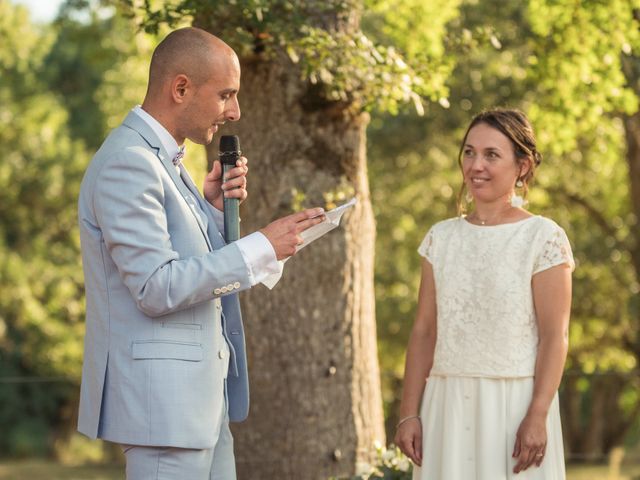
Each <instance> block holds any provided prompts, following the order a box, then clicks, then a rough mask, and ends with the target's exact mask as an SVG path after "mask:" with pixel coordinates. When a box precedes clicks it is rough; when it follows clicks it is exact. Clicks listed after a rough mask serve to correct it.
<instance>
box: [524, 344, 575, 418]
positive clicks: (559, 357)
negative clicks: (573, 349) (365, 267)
mask: <svg viewBox="0 0 640 480" xmlns="http://www.w3.org/2000/svg"><path fill="white" fill-rule="evenodd" d="M567 350H568V341H567V337H566V335H560V334H558V335H550V336H549V337H548V338H542V339H540V343H539V345H538V356H537V360H536V367H535V378H534V384H533V396H532V398H531V403H530V405H529V410H528V413H529V414H532V415H536V414H539V415H543V416H545V417H546V415H547V412H548V411H549V406H550V405H551V402H552V400H553V397H554V396H555V394H556V392H557V390H558V387H559V386H560V380H561V379H562V372H563V370H564V363H565V360H566V358H567Z"/></svg>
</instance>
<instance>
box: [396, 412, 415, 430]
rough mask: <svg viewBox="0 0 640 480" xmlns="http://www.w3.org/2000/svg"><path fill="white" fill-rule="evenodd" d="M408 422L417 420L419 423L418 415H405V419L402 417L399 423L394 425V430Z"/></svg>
mask: <svg viewBox="0 0 640 480" xmlns="http://www.w3.org/2000/svg"><path fill="white" fill-rule="evenodd" d="M410 420H418V421H420V415H407V416H406V417H402V418H401V419H400V421H399V422H398V423H397V424H396V428H400V425H402V424H403V423H406V422H408V421H410Z"/></svg>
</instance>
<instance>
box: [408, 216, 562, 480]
mask: <svg viewBox="0 0 640 480" xmlns="http://www.w3.org/2000/svg"><path fill="white" fill-rule="evenodd" d="M418 252H419V253H420V254H421V255H422V256H424V257H426V259H427V260H428V261H429V262H430V263H431V264H432V266H433V272H434V278H435V285H436V303H437V311H438V318H437V328H438V337H437V341H436V349H435V354H434V363H433V368H432V369H431V372H430V375H429V378H428V379H427V383H426V387H425V392H424V395H423V399H422V407H421V411H420V416H421V418H422V425H423V462H422V467H421V468H419V467H415V468H414V474H413V478H414V480H503V479H514V480H516V479H517V480H533V479H536V480H538V479H540V480H542V479H544V480H555V479H564V478H565V469H564V455H563V445H562V430H561V425H560V412H559V405H558V396H557V394H556V396H555V398H554V400H553V403H552V405H551V408H550V410H549V415H548V417H547V435H548V443H547V448H546V454H545V458H544V460H543V462H542V465H541V466H540V467H539V468H537V467H535V466H534V467H530V468H529V469H528V470H526V471H524V472H521V473H519V474H518V475H515V474H514V473H513V467H514V466H515V464H516V461H515V459H513V458H512V456H511V454H512V452H513V447H514V444H515V437H516V432H517V430H518V427H519V426H520V422H521V421H522V419H523V418H524V415H525V413H526V411H527V408H528V406H529V403H530V401H531V397H532V392H533V375H534V368H535V362H536V352H537V343H538V332H537V326H536V318H535V310H534V305H533V296H532V290H531V279H532V277H533V275H535V274H536V273H538V272H541V271H543V270H546V269H548V268H551V267H553V266H556V265H560V264H568V265H569V266H571V268H573V267H574V263H573V257H572V254H571V247H570V245H569V241H568V240H567V236H566V234H565V233H564V231H563V230H562V228H560V227H559V226H558V225H557V224H556V223H554V222H553V221H551V220H549V219H547V218H544V217H541V216H532V217H529V218H527V219H524V220H521V221H519V222H515V223H510V224H503V225H496V226H478V225H473V224H471V223H469V222H468V221H467V220H465V219H464V218H462V217H457V218H452V219H449V220H445V221H443V222H440V223H437V224H436V225H434V226H433V227H432V228H431V230H429V232H428V233H427V235H426V236H425V238H424V240H423V242H422V244H421V245H420V248H419V249H418Z"/></svg>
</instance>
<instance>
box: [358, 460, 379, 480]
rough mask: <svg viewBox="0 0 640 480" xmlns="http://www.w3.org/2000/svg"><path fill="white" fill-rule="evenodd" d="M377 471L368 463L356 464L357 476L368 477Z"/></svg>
mask: <svg viewBox="0 0 640 480" xmlns="http://www.w3.org/2000/svg"><path fill="white" fill-rule="evenodd" d="M374 470H375V469H374V468H373V465H371V464H369V463H367V462H357V463H356V475H358V476H361V477H367V478H368V476H369V475H371V474H372V473H373V471H374Z"/></svg>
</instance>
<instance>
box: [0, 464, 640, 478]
mask: <svg viewBox="0 0 640 480" xmlns="http://www.w3.org/2000/svg"><path fill="white" fill-rule="evenodd" d="M123 478H124V467H123V466H121V465H105V466H81V467H70V466H64V465H59V464H57V463H54V462H51V461H46V460H23V461H17V460H12V461H6V462H0V480H25V479H29V480H122V479H123ZM567 480H640V465H625V466H622V468H621V471H620V473H619V474H614V475H613V476H611V475H610V470H609V467H608V466H606V465H603V466H586V465H580V466H569V468H568V469H567Z"/></svg>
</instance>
